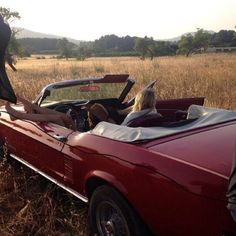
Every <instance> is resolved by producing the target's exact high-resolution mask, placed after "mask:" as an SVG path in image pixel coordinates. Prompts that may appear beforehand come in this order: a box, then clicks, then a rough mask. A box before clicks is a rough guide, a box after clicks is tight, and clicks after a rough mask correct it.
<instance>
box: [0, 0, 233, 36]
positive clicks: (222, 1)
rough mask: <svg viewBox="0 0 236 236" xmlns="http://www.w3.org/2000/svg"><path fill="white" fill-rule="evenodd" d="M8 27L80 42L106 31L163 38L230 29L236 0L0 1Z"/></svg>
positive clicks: (107, 32)
mask: <svg viewBox="0 0 236 236" xmlns="http://www.w3.org/2000/svg"><path fill="white" fill-rule="evenodd" d="M0 6H2V7H7V8H10V9H11V10H12V11H18V12H19V13H20V16H21V19H20V20H17V21H15V22H13V23H12V26H18V27H23V28H26V29H29V30H33V31H37V32H41V33H49V34H55V35H59V36H64V37H70V38H75V39H80V40H94V39H98V38H99V37H101V36H103V35H106V34H116V35H117V36H126V35H130V36H140V37H144V36H145V35H147V36H149V37H151V36H152V37H154V39H168V38H173V37H176V36H179V35H181V34H183V33H186V32H193V31H196V28H204V29H206V30H214V31H216V32H218V31H219V30H220V29H228V30H229V29H233V30H235V28H234V26H235V25H236V0H0Z"/></svg>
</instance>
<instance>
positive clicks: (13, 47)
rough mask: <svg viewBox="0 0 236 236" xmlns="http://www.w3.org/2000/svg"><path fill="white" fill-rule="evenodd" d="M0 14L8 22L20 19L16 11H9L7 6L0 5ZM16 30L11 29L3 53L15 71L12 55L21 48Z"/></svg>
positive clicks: (14, 61)
mask: <svg viewBox="0 0 236 236" xmlns="http://www.w3.org/2000/svg"><path fill="white" fill-rule="evenodd" d="M0 15H1V16H2V17H3V19H4V21H5V22H7V23H8V24H10V23H12V22H13V21H14V20H16V19H20V15H19V13H18V12H16V11H11V10H10V9H9V8H5V7H0ZM16 34H17V31H15V30H12V34H11V38H10V42H9V44H8V48H7V51H6V55H5V60H6V61H7V63H8V64H9V66H10V67H11V68H12V69H13V70H14V71H16V68H15V66H14V65H13V64H16V60H15V58H14V55H19V54H20V52H22V48H21V46H20V44H19V43H18V42H17V39H16Z"/></svg>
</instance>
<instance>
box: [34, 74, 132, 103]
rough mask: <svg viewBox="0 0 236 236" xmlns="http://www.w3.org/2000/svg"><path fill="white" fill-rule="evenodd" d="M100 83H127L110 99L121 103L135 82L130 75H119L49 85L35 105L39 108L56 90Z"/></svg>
mask: <svg viewBox="0 0 236 236" xmlns="http://www.w3.org/2000/svg"><path fill="white" fill-rule="evenodd" d="M99 83H126V85H125V86H124V89H123V90H122V91H121V93H120V94H119V96H118V98H117V97H110V98H116V99H118V100H119V102H120V103H122V102H123V101H124V99H125V98H126V96H127V94H128V93H129V91H130V90H131V88H132V87H133V85H134V83H135V81H134V80H132V79H131V78H130V77H129V75H128V74H119V75H105V76H104V77H102V78H101V77H100V78H96V77H95V78H85V79H79V80H67V81H60V82H56V83H52V84H49V85H48V86H46V87H45V88H43V90H42V91H41V93H40V94H39V96H38V97H37V98H36V99H35V101H34V103H36V104H38V105H39V106H40V105H41V104H42V103H43V101H44V100H45V99H46V98H47V97H48V96H50V94H51V91H53V90H55V89H60V88H69V87H73V86H78V85H81V86H83V85H89V84H99Z"/></svg>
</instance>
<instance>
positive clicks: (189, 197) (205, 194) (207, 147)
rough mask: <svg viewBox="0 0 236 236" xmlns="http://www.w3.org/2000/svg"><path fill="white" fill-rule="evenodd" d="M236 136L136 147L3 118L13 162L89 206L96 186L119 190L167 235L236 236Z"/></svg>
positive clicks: (183, 136)
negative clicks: (235, 171) (235, 178)
mask: <svg viewBox="0 0 236 236" xmlns="http://www.w3.org/2000/svg"><path fill="white" fill-rule="evenodd" d="M172 102H173V101H172ZM176 104H178V100H176ZM162 108H163V109H164V108H165V107H164V105H163V107H162ZM168 109H169V107H168ZM235 134H236V121H234V122H233V121H232V122H228V123H224V124H219V125H214V126H211V127H205V128H201V129H200V128H199V129H196V130H192V131H188V132H183V133H179V134H175V135H171V136H168V137H164V138H159V139H156V140H152V141H148V142H146V143H137V144H131V143H124V142H118V141H115V140H112V139H108V138H104V137H100V136H96V135H93V134H91V133H89V132H85V133H79V132H73V131H71V130H69V129H66V128H63V127H60V126H58V125H54V124H51V123H49V124H46V123H45V124H44V123H41V124H37V123H35V122H29V121H22V120H12V119H11V118H10V117H9V115H8V114H6V113H5V112H4V111H3V112H1V116H0V138H2V139H4V140H5V142H6V144H7V146H8V148H9V150H10V152H11V153H12V154H13V155H14V156H17V157H18V158H19V159H20V160H23V161H24V162H25V163H26V164H29V166H33V167H35V168H36V169H37V170H38V171H40V172H42V173H44V174H45V175H46V176H49V177H50V178H51V179H53V180H54V182H57V183H59V184H61V185H63V186H65V187H66V188H67V189H69V190H71V192H72V193H77V194H78V195H79V196H81V198H82V200H84V201H86V200H87V199H89V197H90V194H91V193H90V191H91V187H92V186H95V185H96V184H100V183H107V184H109V185H111V186H113V187H114V188H116V189H117V190H118V191H119V192H120V193H121V194H122V195H123V196H124V197H125V198H126V199H127V201H128V202H129V203H130V205H131V206H132V207H133V209H134V210H135V211H136V212H137V214H138V215H139V216H140V217H141V219H142V220H143V221H144V222H145V224H146V225H147V226H148V227H149V229H151V231H152V232H153V233H154V234H156V235H160V236H161V235H165V236H166V235H167V236H168V235H181V236H182V235H193V236H194V235H196V236H199V235H206V236H208V235H223V231H224V230H225V231H227V232H231V233H233V234H236V224H235V222H234V221H233V219H232V218H231V216H230V213H229V212H228V210H227V208H226V205H227V199H226V192H227V186H228V179H229V175H230V170H231V166H232V158H233V150H234V147H235V146H234V144H235ZM60 137H64V138H67V141H66V142H62V141H61V140H60Z"/></svg>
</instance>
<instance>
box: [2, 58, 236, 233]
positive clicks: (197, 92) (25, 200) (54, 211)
mask: <svg viewBox="0 0 236 236" xmlns="http://www.w3.org/2000/svg"><path fill="white" fill-rule="evenodd" d="M16 67H17V69H18V72H17V73H14V72H12V71H11V70H10V69H9V68H8V70H7V72H8V75H9V78H10V80H11V83H12V85H13V87H14V90H15V91H16V92H17V93H19V94H21V95H23V96H24V97H26V98H28V99H30V100H33V99H34V98H35V96H36V95H37V94H38V93H39V92H40V91H41V89H42V88H43V87H44V86H45V85H47V84H48V83H51V82H54V81H60V80H68V79H79V78H83V77H90V76H100V75H104V74H109V73H112V74H115V73H129V74H130V76H131V77H133V78H134V79H135V80H136V81H137V84H136V85H135V88H134V89H133V91H132V95H134V94H135V93H137V92H138V91H139V90H140V89H141V88H142V87H143V86H144V85H145V84H147V83H148V82H149V81H152V80H155V79H156V80H158V83H157V85H156V91H157V95H158V98H159V99H165V98H177V97H193V96H204V97H205V98H206V100H205V105H206V106H211V107H220V108H226V109H236V54H212V55H196V56H192V57H190V58H186V57H179V56H178V57H163V58H156V59H154V60H153V61H150V60H144V61H141V60H139V59H135V58H96V59H93V58H92V59H87V60H86V61H76V60H68V61H67V60H56V59H38V60H37V59H26V60H20V61H18V63H17V65H16ZM86 225H87V207H86V206H85V205H84V204H82V203H81V202H80V201H79V200H77V199H75V198H74V197H72V196H71V195H70V194H67V193H66V192H64V191H63V190H61V189H58V188H57V187H56V186H54V185H53V184H50V183H49V182H47V181H46V180H44V179H43V178H42V177H40V176H38V175H37V174H35V173H33V172H31V171H29V170H27V169H26V168H24V167H20V168H19V167H14V168H13V167H12V166H11V165H9V164H7V163H5V162H2V164H1V165H0V235H2V236H4V235H7V236H8V235H14V236H17V235H88V234H89V233H88V231H89V230H88V229H87V226H86Z"/></svg>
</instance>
